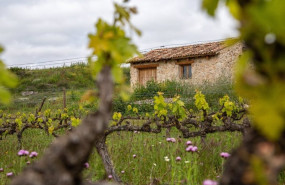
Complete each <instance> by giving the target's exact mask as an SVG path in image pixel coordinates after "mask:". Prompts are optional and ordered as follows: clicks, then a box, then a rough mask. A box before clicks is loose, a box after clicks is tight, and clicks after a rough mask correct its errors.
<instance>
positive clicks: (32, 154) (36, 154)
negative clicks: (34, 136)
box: [30, 151, 38, 158]
mask: <svg viewBox="0 0 285 185" xmlns="http://www.w3.org/2000/svg"><path fill="white" fill-rule="evenodd" d="M37 156H38V153H37V152H35V151H34V152H31V154H30V157H31V158H33V157H37Z"/></svg>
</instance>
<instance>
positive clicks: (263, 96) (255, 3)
mask: <svg viewBox="0 0 285 185" xmlns="http://www.w3.org/2000/svg"><path fill="white" fill-rule="evenodd" d="M220 1H224V2H225V3H226V5H227V6H228V8H229V10H230V12H231V13H232V15H233V16H234V17H235V18H236V19H237V20H238V21H239V22H240V23H241V24H240V27H239V30H240V36H239V38H238V40H240V41H245V44H246V47H247V48H248V49H247V51H246V52H245V53H244V55H243V56H242V57H241V58H240V60H239V62H238V66H237V76H236V77H237V84H236V89H237V90H238V92H239V93H240V94H241V95H242V96H243V97H245V98H248V99H250V100H251V107H250V112H251V114H252V115H253V118H254V126H255V127H256V128H258V129H259V130H260V132H261V133H262V134H263V135H265V136H266V137H268V138H269V139H271V140H277V139H278V138H279V137H280V136H281V133H282V132H283V131H284V129H285V119H284V112H285V101H282V100H284V99H285V80H284V79H285V78H284V77H285V54H284V46H285V25H284V17H285V11H284V9H285V2H284V1H283V0H248V1H245V0H220ZM209 2H211V3H209ZM214 2H215V6H213V4H212V3H214ZM216 3H217V2H216V1H209V0H204V1H203V5H204V6H203V7H204V9H206V10H207V12H208V13H209V14H210V15H214V12H215V9H216V8H217V6H216ZM250 65H253V66H254V68H255V69H254V70H250V67H249V66H250Z"/></svg>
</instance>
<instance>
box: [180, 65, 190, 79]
mask: <svg viewBox="0 0 285 185" xmlns="http://www.w3.org/2000/svg"><path fill="white" fill-rule="evenodd" d="M181 78H183V79H189V78H192V66H191V65H183V66H181Z"/></svg>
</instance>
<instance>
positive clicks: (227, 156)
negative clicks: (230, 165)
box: [220, 152, 231, 159]
mask: <svg viewBox="0 0 285 185" xmlns="http://www.w3.org/2000/svg"><path fill="white" fill-rule="evenodd" d="M220 156H221V157H222V158H225V159H227V158H229V157H230V156H231V154H229V153H227V152H222V153H220Z"/></svg>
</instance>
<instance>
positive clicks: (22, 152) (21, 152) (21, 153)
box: [18, 150, 29, 156]
mask: <svg viewBox="0 0 285 185" xmlns="http://www.w3.org/2000/svg"><path fill="white" fill-rule="evenodd" d="M25 155H29V151H28V150H19V152H18V156H25Z"/></svg>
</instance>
